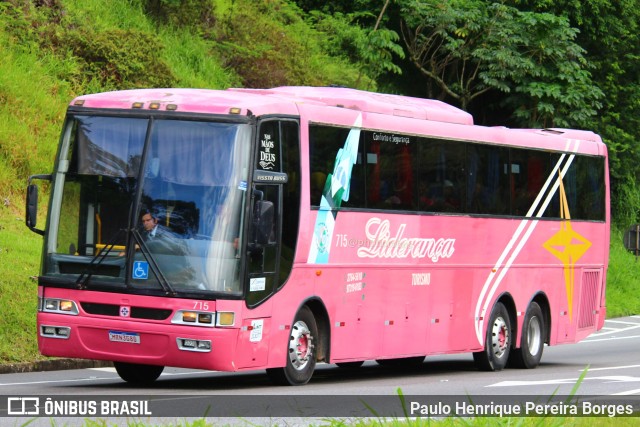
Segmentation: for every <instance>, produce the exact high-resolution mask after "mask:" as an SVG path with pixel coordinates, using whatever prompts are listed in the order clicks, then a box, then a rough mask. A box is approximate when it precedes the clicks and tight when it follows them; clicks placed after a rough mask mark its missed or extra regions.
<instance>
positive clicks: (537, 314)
mask: <svg viewBox="0 0 640 427" xmlns="http://www.w3.org/2000/svg"><path fill="white" fill-rule="evenodd" d="M545 331H546V329H545V324H544V317H543V315H542V310H541V309H540V306H539V305H538V304H537V303H535V302H532V303H531V304H530V305H529V308H527V313H526V314H525V316H524V323H523V325H522V338H521V340H520V348H518V349H515V350H514V351H513V353H512V354H511V356H510V359H509V362H510V364H511V365H513V366H514V367H516V368H526V369H533V368H535V367H536V366H538V364H540V359H541V358H542V351H543V350H544V336H545Z"/></svg>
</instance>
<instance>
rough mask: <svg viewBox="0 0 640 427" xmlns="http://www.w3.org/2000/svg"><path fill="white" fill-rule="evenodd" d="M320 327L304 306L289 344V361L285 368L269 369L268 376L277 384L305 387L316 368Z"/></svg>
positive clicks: (294, 324)
mask: <svg viewBox="0 0 640 427" xmlns="http://www.w3.org/2000/svg"><path fill="white" fill-rule="evenodd" d="M317 341H318V326H317V324H316V320H315V318H314V317H313V313H312V312H311V310H310V309H309V307H307V306H304V307H302V308H301V309H300V311H298V314H296V317H295V320H294V321H293V325H292V326H291V334H290V335H289V343H288V346H287V361H286V365H285V366H284V367H283V368H270V369H267V375H269V377H270V378H271V380H272V381H274V382H275V383H277V384H281V385H304V384H306V383H308V382H309V380H310V379H311V376H312V375H313V371H314V370H315V367H316V352H315V348H316V344H315V343H316V342H317Z"/></svg>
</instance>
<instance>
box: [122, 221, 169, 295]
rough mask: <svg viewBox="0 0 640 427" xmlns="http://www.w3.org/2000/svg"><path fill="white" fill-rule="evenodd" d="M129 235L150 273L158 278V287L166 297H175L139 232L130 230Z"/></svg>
mask: <svg viewBox="0 0 640 427" xmlns="http://www.w3.org/2000/svg"><path fill="white" fill-rule="evenodd" d="M131 234H132V235H133V239H134V240H135V242H136V244H137V245H138V246H139V247H140V250H141V251H142V254H143V255H144V256H145V258H146V259H147V261H149V266H150V267H151V271H153V273H154V274H155V275H156V277H157V278H158V283H160V286H161V287H162V289H163V290H164V292H165V293H166V294H167V295H170V296H176V295H177V292H176V291H175V290H174V289H173V287H172V286H171V284H170V283H169V281H168V280H167V278H166V277H165V276H164V274H162V271H161V270H160V267H159V266H158V263H157V262H156V260H155V258H154V257H153V255H152V254H151V251H149V246H147V244H146V243H145V241H144V239H143V238H142V235H141V234H140V232H139V231H138V230H136V229H135V228H134V229H133V230H131ZM127 283H129V282H128V280H127Z"/></svg>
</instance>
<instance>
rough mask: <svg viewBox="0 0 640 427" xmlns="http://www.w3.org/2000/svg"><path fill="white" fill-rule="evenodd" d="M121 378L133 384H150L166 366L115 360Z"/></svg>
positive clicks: (114, 363) (114, 364)
mask: <svg viewBox="0 0 640 427" xmlns="http://www.w3.org/2000/svg"><path fill="white" fill-rule="evenodd" d="M113 366H114V367H115V368H116V372H117V373H118V375H120V378H122V379H123V380H125V381H126V382H128V383H131V384H137V385H148V384H151V383H153V382H154V381H155V380H157V379H158V377H159V376H160V374H161V373H162V371H163V370H164V366H155V365H140V364H137V363H124V362H113Z"/></svg>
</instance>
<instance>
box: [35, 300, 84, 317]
mask: <svg viewBox="0 0 640 427" xmlns="http://www.w3.org/2000/svg"><path fill="white" fill-rule="evenodd" d="M41 307H42V311H44V312H47V313H58V314H71V315H73V316H77V315H78V306H77V304H76V303H75V301H71V300H68V299H58V298H44V299H43V302H42V306H41Z"/></svg>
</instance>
